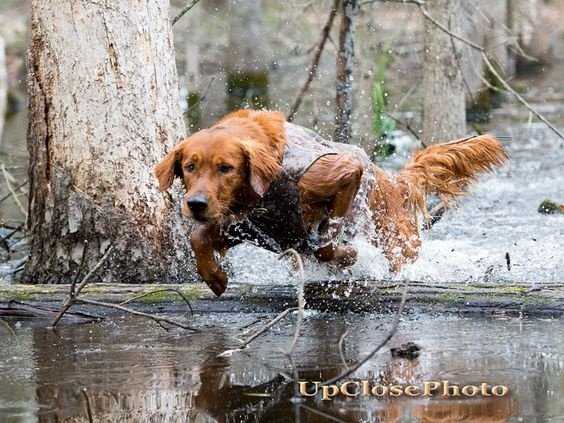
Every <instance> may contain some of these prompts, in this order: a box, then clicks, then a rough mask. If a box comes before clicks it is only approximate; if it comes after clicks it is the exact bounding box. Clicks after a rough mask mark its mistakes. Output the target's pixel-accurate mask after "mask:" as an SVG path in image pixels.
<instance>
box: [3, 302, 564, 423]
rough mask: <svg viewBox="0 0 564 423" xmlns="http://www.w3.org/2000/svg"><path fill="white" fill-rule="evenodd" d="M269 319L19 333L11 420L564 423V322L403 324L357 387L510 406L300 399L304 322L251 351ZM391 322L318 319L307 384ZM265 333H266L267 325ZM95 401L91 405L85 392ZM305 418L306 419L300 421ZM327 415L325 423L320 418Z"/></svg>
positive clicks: (198, 319) (359, 352) (313, 319)
mask: <svg viewBox="0 0 564 423" xmlns="http://www.w3.org/2000/svg"><path fill="white" fill-rule="evenodd" d="M272 316H273V315H269V314H263V313H258V314H257V313H246V314H241V313H221V314H220V313H211V314H207V313H205V314H200V315H197V316H195V317H194V320H195V323H197V324H201V325H207V326H208V329H207V330H204V331H203V332H202V333H198V334H190V333H187V332H182V331H171V332H166V331H164V330H163V329H161V328H160V327H158V326H157V325H155V324H154V323H152V322H150V321H147V320H144V319H138V318H125V319H115V320H111V319H110V320H106V321H104V322H102V323H92V324H85V325H65V326H61V327H60V328H59V329H58V330H57V331H53V330H49V329H46V328H45V327H43V326H38V325H35V324H30V323H29V322H28V323H26V322H19V323H17V322H11V323H12V327H13V328H14V331H15V336H13V335H10V334H9V333H8V332H7V329H6V328H5V327H0V331H1V335H0V336H1V338H0V339H1V342H0V421H1V422H3V423H12V422H18V423H19V422H36V421H39V422H61V421H73V422H74V421H82V422H87V421H88V418H87V414H86V413H87V411H86V397H88V401H89V403H90V407H91V411H92V414H93V416H94V417H93V418H94V420H93V421H95V422H126V421H127V422H293V421H298V418H297V417H298V416H299V418H300V420H299V421H301V422H325V421H345V422H457V421H464V422H526V423H530V422H547V423H548V422H564V338H563V337H561V336H559V335H560V334H562V333H564V321H562V320H541V319H483V318H461V317H455V316H444V315H442V316H433V315H428V314H417V313H413V314H409V315H405V316H404V317H403V318H402V320H401V323H400V327H399V331H398V333H397V335H396V336H395V337H394V338H393V339H392V341H391V343H390V344H389V345H388V346H386V347H385V348H383V349H382V350H381V351H380V352H379V353H378V354H377V355H376V356H375V357H374V358H373V359H372V360H371V361H369V362H368V363H367V364H366V365H365V366H364V367H363V368H362V369H361V370H359V371H358V372H357V373H355V375H354V376H355V377H359V378H362V379H364V378H366V376H367V375H372V377H376V378H377V379H378V380H379V381H380V383H413V384H421V382H422V381H429V380H448V381H449V382H450V383H451V384H479V383H482V382H487V383H489V384H492V385H506V386H507V387H508V388H509V394H508V395H507V396H505V397H499V398H495V397H494V398H482V397H475V398H471V399H464V400H460V399H459V400H455V399H452V398H451V399H440V398H435V399H423V398H405V397H404V398H402V399H393V400H390V399H387V400H386V399H377V398H374V397H365V398H363V399H345V398H344V397H342V396H340V397H336V398H334V399H333V400H332V401H320V400H319V398H317V399H308V400H307V401H305V402H304V403H303V405H304V406H303V407H300V408H299V409H297V408H296V407H295V406H294V405H293V404H292V402H291V401H290V396H291V394H292V386H291V384H287V383H285V382H284V377H283V376H281V375H280V373H281V372H282V373H286V374H287V373H290V372H291V369H290V367H289V364H288V361H287V359H286V357H285V356H284V354H283V353H282V350H286V349H287V348H288V345H289V343H290V342H291V339H292V336H293V331H294V323H295V322H293V321H291V320H290V321H283V322H282V323H281V324H280V325H279V326H276V327H275V328H273V330H271V331H270V332H268V333H266V334H265V335H263V336H262V337H260V338H258V339H257V340H256V341H254V342H253V343H252V344H251V346H250V348H248V349H246V350H245V351H243V352H235V353H233V354H232V355H230V356H224V357H218V355H219V354H220V353H222V352H224V351H225V350H228V349H230V348H234V347H236V346H237V345H238V342H237V341H236V339H235V338H236V337H237V336H241V333H242V331H241V330H239V328H242V327H244V326H246V325H248V324H250V323H252V322H255V321H256V319H257V318H261V319H268V318H270V317H272ZM390 321H391V316H390V315H375V314H372V315H368V314H352V313H349V314H344V315H335V314H324V313H318V312H307V313H306V319H305V322H304V326H303V331H302V336H301V337H300V339H299V341H298V344H297V347H296V351H295V355H294V357H295V362H296V366H297V367H298V369H299V372H300V377H301V378H302V379H304V380H310V381H314V380H327V379H329V378H331V377H333V376H335V375H337V374H339V373H340V372H341V371H342V370H343V369H344V365H343V364H342V360H341V357H340V354H339V349H338V346H337V342H338V340H339V338H340V336H341V335H342V333H343V332H344V331H345V329H348V333H349V335H348V336H347V338H346V339H345V342H344V348H343V351H344V357H345V359H346V360H347V361H348V362H354V361H356V360H359V359H361V358H362V357H364V355H365V354H366V353H367V352H368V351H369V350H370V349H371V348H373V347H374V345H376V344H377V343H378V342H379V341H380V340H381V339H382V337H383V336H384V335H385V334H386V332H387V327H388V326H389V324H390ZM258 326H260V324H258ZM406 342H415V343H416V344H417V345H418V346H420V347H421V353H420V356H419V357H418V358H417V359H415V360H408V359H403V358H394V359H392V357H391V354H390V347H394V346H398V345H401V344H403V343H406ZM82 389H86V390H87V395H84V394H82V393H81V391H82ZM296 410H297V411H296ZM321 413H323V414H324V415H322V414H321Z"/></svg>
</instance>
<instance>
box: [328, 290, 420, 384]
mask: <svg viewBox="0 0 564 423" xmlns="http://www.w3.org/2000/svg"><path fill="white" fill-rule="evenodd" d="M408 286H409V284H408V283H407V281H406V282H404V287H403V293H402V296H401V301H400V305H399V308H398V310H397V311H396V314H395V316H394V320H393V322H392V326H391V328H390V330H389V331H388V333H387V334H386V336H385V337H384V339H383V340H382V341H380V343H379V344H378V345H376V347H375V348H374V349H373V350H372V351H370V352H369V353H368V354H367V355H366V357H364V358H363V359H362V360H360V361H359V362H358V363H356V364H355V365H354V366H352V367H349V368H347V369H346V370H345V371H344V372H342V373H341V374H340V375H338V376H335V377H334V378H332V379H329V380H327V381H325V382H323V383H322V384H321V386H326V385H332V384H334V383H336V382H338V381H340V380H341V379H344V378H346V377H348V376H350V375H351V374H353V373H354V372H356V371H357V370H358V369H360V368H361V367H362V366H363V365H364V364H366V363H367V362H368V361H369V360H370V359H371V358H372V357H374V355H375V354H376V353H377V352H378V351H380V350H381V349H382V348H383V347H384V346H385V345H386V344H387V343H388V342H389V341H390V339H392V338H393V337H394V335H395V334H396V332H397V329H398V326H399V323H400V317H401V314H402V312H403V308H404V306H405V302H406V300H407V288H408Z"/></svg>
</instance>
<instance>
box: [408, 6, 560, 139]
mask: <svg viewBox="0 0 564 423" xmlns="http://www.w3.org/2000/svg"><path fill="white" fill-rule="evenodd" d="M411 3H414V4H417V6H418V7H419V10H420V11H421V13H422V14H423V16H424V17H425V18H426V19H428V20H429V21H430V22H432V23H433V24H434V25H435V26H436V27H438V28H439V29H441V30H442V31H443V32H445V33H446V34H448V35H450V36H451V37H454V38H456V39H457V40H459V41H461V42H463V43H464V44H466V45H468V46H470V47H472V48H473V49H475V50H477V51H479V52H480V53H481V55H482V60H483V61H484V63H485V64H486V66H487V67H488V69H489V70H490V72H491V73H492V75H493V76H495V77H496V78H497V79H498V81H499V82H500V83H501V84H502V85H503V87H504V88H505V89H506V90H507V91H509V92H510V93H511V94H513V96H514V97H515V98H516V99H517V100H518V101H519V102H520V103H521V104H522V105H523V106H525V107H526V108H527V109H528V110H529V111H530V112H531V113H533V114H534V115H535V116H536V117H537V118H539V119H540V120H541V121H542V122H543V123H544V124H545V125H546V126H548V127H549V128H550V129H551V130H552V131H553V132H554V133H555V134H556V135H558V137H559V138H560V139H562V140H564V134H562V132H560V131H559V130H558V129H557V128H556V127H555V126H554V125H553V124H552V123H550V122H549V121H548V120H547V119H546V118H545V117H544V116H543V115H542V114H540V113H539V112H538V111H537V110H536V109H535V108H534V107H533V106H531V105H530V104H529V103H528V102H527V100H525V99H524V98H523V97H521V95H520V94H519V93H518V92H517V91H515V90H514V89H513V88H512V87H511V86H510V85H509V84H508V83H507V81H506V80H505V79H504V78H503V77H501V75H500V74H499V72H498V71H497V69H496V68H495V66H494V65H493V64H492V62H491V60H490V58H489V56H488V52H487V50H486V49H485V48H484V47H483V46H480V45H478V44H476V43H474V42H472V41H470V40H468V39H466V38H464V37H462V36H461V35H458V34H455V33H454V32H452V31H450V30H449V29H448V28H447V27H445V26H444V25H442V24H441V23H440V22H438V21H437V20H436V19H435V18H433V17H432V16H431V15H430V14H429V12H428V11H427V9H425V7H424V4H423V3H422V2H421V1H419V0H412V1H411Z"/></svg>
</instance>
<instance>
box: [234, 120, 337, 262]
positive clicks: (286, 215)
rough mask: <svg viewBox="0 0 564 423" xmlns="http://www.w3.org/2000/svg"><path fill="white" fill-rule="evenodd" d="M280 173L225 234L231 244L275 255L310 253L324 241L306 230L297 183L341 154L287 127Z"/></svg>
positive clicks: (312, 136)
mask: <svg viewBox="0 0 564 423" xmlns="http://www.w3.org/2000/svg"><path fill="white" fill-rule="evenodd" d="M285 129H286V147H285V150H284V156H283V159H282V172H281V174H280V176H279V178H277V179H276V180H275V181H274V182H272V183H271V185H270V187H269V189H268V191H267V192H266V193H265V195H264V196H263V198H262V199H261V200H260V201H259V202H258V203H257V204H256V206H255V207H254V208H253V209H252V210H251V211H250V212H249V213H248V214H247V215H246V217H245V218H244V219H242V220H240V221H237V222H234V223H232V224H230V225H229V226H228V228H227V229H226V232H225V234H226V235H227V237H228V239H229V240H232V241H233V244H237V243H240V242H245V241H246V242H251V243H253V244H256V245H258V246H260V247H263V248H266V249H268V250H271V251H274V252H281V251H284V250H286V249H288V248H294V249H296V250H297V251H299V252H302V253H306V254H307V253H312V252H314V251H315V250H316V249H318V248H319V247H320V246H322V245H323V244H324V243H326V242H327V241H326V240H323V239H321V238H319V236H318V234H317V233H315V231H314V233H311V232H308V230H307V229H306V228H305V225H304V222H303V218H302V213H301V210H300V192H299V187H298V183H299V181H300V179H301V178H302V176H303V175H304V174H305V173H306V172H307V171H308V170H309V169H310V168H311V166H313V165H314V164H315V163H316V162H317V161H318V160H319V159H320V158H322V157H325V156H328V155H335V154H341V152H339V151H338V150H337V149H336V148H334V147H335V146H334V143H331V142H330V141H327V140H325V139H323V138H322V137H321V136H319V135H318V134H317V133H315V132H314V131H312V130H309V129H307V128H304V127H301V126H298V125H294V124H291V123H286V128H285Z"/></svg>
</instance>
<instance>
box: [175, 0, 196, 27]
mask: <svg viewBox="0 0 564 423" xmlns="http://www.w3.org/2000/svg"><path fill="white" fill-rule="evenodd" d="M199 1H200V0H193V1H192V3H190V4H187V5H186V6H184V7H183V8H182V10H181V11H180V13H179V14H178V15H176V16H175V17H174V18H173V19H172V23H171V26H174V24H176V22H178V21H179V20H180V19H181V18H182V16H184V15H185V14H186V13H188V12H189V11H190V9H192V8H193V7H194V6H196V5H197V4H198V2H199Z"/></svg>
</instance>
